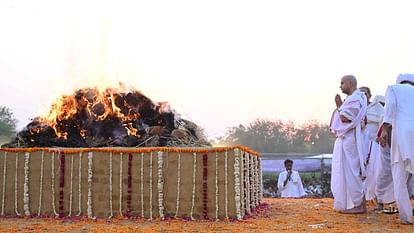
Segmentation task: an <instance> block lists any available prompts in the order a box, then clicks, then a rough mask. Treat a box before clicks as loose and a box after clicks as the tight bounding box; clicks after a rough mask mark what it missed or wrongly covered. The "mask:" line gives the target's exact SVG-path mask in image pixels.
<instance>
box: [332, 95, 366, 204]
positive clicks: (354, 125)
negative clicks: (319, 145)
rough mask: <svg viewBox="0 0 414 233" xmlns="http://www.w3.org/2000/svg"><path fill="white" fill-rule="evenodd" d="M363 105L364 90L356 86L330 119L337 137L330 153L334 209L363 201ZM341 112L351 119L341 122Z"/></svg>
mask: <svg viewBox="0 0 414 233" xmlns="http://www.w3.org/2000/svg"><path fill="white" fill-rule="evenodd" d="M366 109H367V100H366V97H365V94H363V93H362V92H361V91H359V90H358V89H357V90H355V91H354V93H352V95H350V96H348V97H347V98H346V99H345V101H344V102H343V104H342V105H341V107H340V108H339V109H338V111H337V112H336V113H335V114H334V117H333V120H332V125H331V129H332V131H333V132H334V133H335V135H336V137H337V138H336V141H335V145H334V151H333V157H332V177H331V190H332V194H333V196H334V208H335V209H337V210H347V209H352V208H354V207H357V206H360V205H361V204H362V202H363V201H364V185H363V177H364V176H365V168H364V163H365V157H366V156H365V154H364V148H363V147H364V145H363V142H364V138H363V132H362V129H361V122H362V121H363V119H364V117H365V114H366ZM341 115H342V116H345V117H347V118H348V119H349V120H351V121H352V122H350V123H343V122H341V120H340V118H339V117H340V116H341Z"/></svg>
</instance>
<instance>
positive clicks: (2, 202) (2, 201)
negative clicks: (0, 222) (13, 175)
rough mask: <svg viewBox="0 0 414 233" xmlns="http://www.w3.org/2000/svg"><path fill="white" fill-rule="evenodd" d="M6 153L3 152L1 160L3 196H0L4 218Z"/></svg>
mask: <svg viewBox="0 0 414 233" xmlns="http://www.w3.org/2000/svg"><path fill="white" fill-rule="evenodd" d="M6 162H7V151H5V152H4V160H3V194H2V196H1V215H2V216H4V199H5V198H4V195H5V194H6V170H7V169H6V168H7V163H6Z"/></svg>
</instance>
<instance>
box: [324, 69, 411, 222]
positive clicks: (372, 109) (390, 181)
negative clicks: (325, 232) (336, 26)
mask: <svg viewBox="0 0 414 233" xmlns="http://www.w3.org/2000/svg"><path fill="white" fill-rule="evenodd" d="M340 88H341V90H342V92H343V93H344V94H346V95H347V97H346V98H345V100H342V99H341V97H340V96H339V95H336V97H335V104H336V109H335V111H334V113H333V115H332V120H331V129H332V131H333V132H334V134H335V136H336V141H335V145H334V150H333V158H332V177H331V190H332V194H333V196H334V209H335V210H338V211H340V212H342V213H365V212H366V211H367V210H366V201H367V200H375V201H376V202H377V206H376V207H375V210H376V211H390V209H387V208H386V207H387V206H389V205H390V204H392V203H396V206H397V208H395V211H394V212H395V213H396V212H398V213H399V217H400V220H401V223H403V224H412V223H413V209H412V206H411V202H410V196H411V194H413V193H414V192H413V191H414V190H413V188H414V185H413V184H414V183H413V182H414V178H413V173H414V75H413V74H401V75H399V76H398V78H397V82H396V84H394V85H390V86H389V87H388V88H387V91H386V94H385V97H384V96H379V95H378V96H375V97H374V98H372V100H371V91H370V89H369V88H368V87H359V88H358V86H357V80H356V78H355V77H354V76H352V75H347V76H344V77H343V78H342V79H341V84H340ZM384 206H385V207H384Z"/></svg>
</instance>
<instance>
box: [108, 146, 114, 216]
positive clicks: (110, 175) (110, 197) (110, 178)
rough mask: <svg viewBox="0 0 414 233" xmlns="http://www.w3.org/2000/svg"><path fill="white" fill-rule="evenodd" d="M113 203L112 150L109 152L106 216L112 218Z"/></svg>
mask: <svg viewBox="0 0 414 233" xmlns="http://www.w3.org/2000/svg"><path fill="white" fill-rule="evenodd" d="M112 208H113V203H112V152H110V153H109V216H108V218H109V219H110V218H112V217H113V216H114V211H113V209H112Z"/></svg>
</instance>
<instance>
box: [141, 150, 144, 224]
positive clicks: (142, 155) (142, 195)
mask: <svg viewBox="0 0 414 233" xmlns="http://www.w3.org/2000/svg"><path fill="white" fill-rule="evenodd" d="M140 181H141V217H145V216H144V152H142V153H141V179H140Z"/></svg>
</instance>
